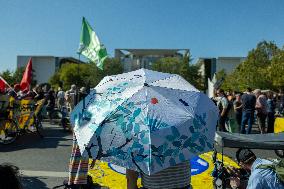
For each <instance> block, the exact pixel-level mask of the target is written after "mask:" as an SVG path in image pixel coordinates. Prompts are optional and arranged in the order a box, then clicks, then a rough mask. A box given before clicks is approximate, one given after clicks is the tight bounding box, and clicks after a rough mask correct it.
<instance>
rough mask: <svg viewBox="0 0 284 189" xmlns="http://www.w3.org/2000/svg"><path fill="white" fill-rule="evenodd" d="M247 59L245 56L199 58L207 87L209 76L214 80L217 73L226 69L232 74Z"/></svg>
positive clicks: (226, 71) (198, 62)
mask: <svg viewBox="0 0 284 189" xmlns="http://www.w3.org/2000/svg"><path fill="white" fill-rule="evenodd" d="M245 60H246V58H245V57H218V58H199V59H198V61H197V64H199V65H200V70H199V71H200V73H201V75H202V76H203V78H204V86H205V88H207V87H208V78H209V79H210V80H212V79H213V77H214V74H215V73H218V72H220V71H221V70H224V71H225V73H227V74H230V73H232V71H234V69H235V68H236V67H237V66H238V65H239V64H241V63H242V62H244V61H245Z"/></svg>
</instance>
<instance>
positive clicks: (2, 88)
mask: <svg viewBox="0 0 284 189" xmlns="http://www.w3.org/2000/svg"><path fill="white" fill-rule="evenodd" d="M5 88H6V82H5V80H4V79H3V78H2V77H1V76H0V92H5Z"/></svg>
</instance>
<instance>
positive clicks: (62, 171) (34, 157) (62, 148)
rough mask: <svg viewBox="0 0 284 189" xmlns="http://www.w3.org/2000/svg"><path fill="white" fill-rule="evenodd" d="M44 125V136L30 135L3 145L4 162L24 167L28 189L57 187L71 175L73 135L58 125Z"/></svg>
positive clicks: (1, 156)
mask: <svg viewBox="0 0 284 189" xmlns="http://www.w3.org/2000/svg"><path fill="white" fill-rule="evenodd" d="M43 126H44V128H45V130H44V132H43V135H44V136H45V137H44V138H40V137H39V136H38V135H36V134H27V135H24V136H21V137H20V138H19V139H18V140H17V141H16V142H15V143H13V144H10V145H7V146H0V163H3V162H9V163H12V164H14V165H16V166H18V167H19V168H20V170H21V173H22V176H23V183H24V188H25V189H49V188H53V187H54V186H57V185H60V184H62V181H63V180H64V179H66V178H67V176H68V172H67V171H68V161H69V156H70V152H71V146H72V135H71V133H68V132H64V131H63V129H61V128H60V127H59V126H57V125H49V124H44V125H43Z"/></svg>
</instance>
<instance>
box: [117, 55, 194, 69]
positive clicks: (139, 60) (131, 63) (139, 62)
mask: <svg viewBox="0 0 284 189" xmlns="http://www.w3.org/2000/svg"><path fill="white" fill-rule="evenodd" d="M186 53H189V49H115V58H117V59H119V60H120V61H121V63H122V64H123V69H124V72H129V71H133V70H137V69H140V68H146V69H151V67H152V64H153V63H154V62H156V61H158V60H159V59H161V58H165V57H177V58H183V57H184V55H185V54H186Z"/></svg>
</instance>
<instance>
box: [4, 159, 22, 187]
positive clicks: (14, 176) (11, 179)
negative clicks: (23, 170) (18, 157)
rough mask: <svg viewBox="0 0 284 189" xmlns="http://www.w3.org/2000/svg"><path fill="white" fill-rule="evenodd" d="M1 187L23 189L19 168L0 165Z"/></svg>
mask: <svg viewBox="0 0 284 189" xmlns="http://www.w3.org/2000/svg"><path fill="white" fill-rule="evenodd" d="M0 186H1V189H21V188H22V185H21V182H20V179H19V168H18V167H16V166H14V165H10V164H1V165H0Z"/></svg>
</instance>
